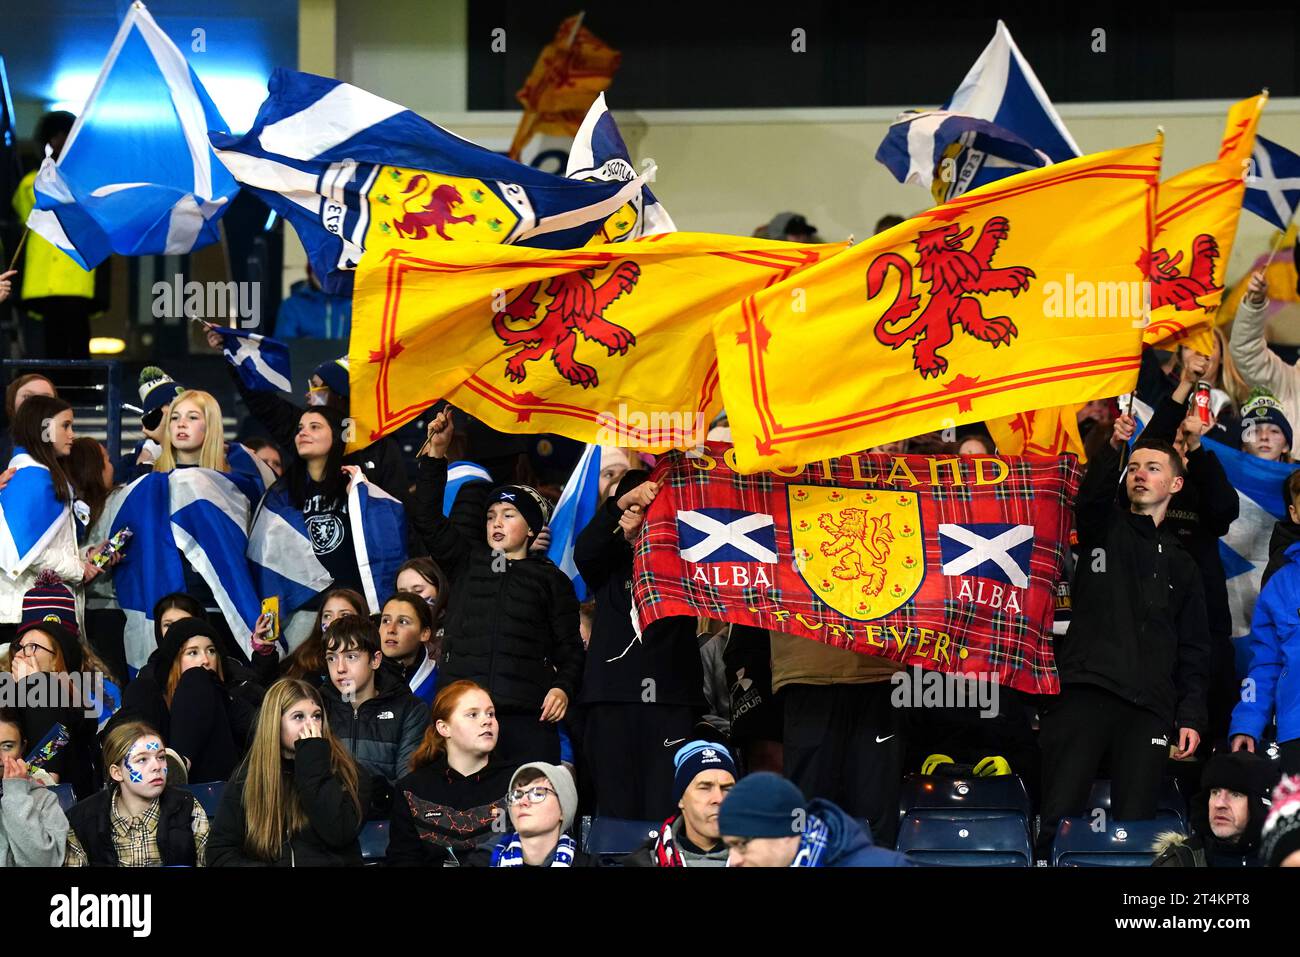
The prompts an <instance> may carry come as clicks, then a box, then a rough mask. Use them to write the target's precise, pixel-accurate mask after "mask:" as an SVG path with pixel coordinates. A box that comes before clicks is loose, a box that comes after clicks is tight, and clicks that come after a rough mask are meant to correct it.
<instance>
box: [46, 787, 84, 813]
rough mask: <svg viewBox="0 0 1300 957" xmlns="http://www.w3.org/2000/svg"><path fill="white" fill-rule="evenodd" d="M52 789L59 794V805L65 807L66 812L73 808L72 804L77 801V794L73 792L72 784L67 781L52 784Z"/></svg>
mask: <svg viewBox="0 0 1300 957" xmlns="http://www.w3.org/2000/svg"><path fill="white" fill-rule="evenodd" d="M50 790H51V791H53V792H54V793H55V795H57V796H58V799H59V807H61V808H63V812H64V813H65V814H66V813H67V812H68V811H69V810H71V809H72V805H74V804H76V803H77V795H75V794H73V793H72V785H71V784H68V783H67V782H66V781H65V782H64V783H63V784H55V785H51V787H50Z"/></svg>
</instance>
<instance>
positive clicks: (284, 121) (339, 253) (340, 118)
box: [212, 68, 649, 294]
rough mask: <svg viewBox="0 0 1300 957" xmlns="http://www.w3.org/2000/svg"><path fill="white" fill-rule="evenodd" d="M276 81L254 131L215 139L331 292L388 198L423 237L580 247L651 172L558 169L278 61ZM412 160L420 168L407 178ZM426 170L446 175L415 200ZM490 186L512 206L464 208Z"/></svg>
mask: <svg viewBox="0 0 1300 957" xmlns="http://www.w3.org/2000/svg"><path fill="white" fill-rule="evenodd" d="M268 90H269V94H268V96H267V98H266V101H265V102H264V103H263V104H262V106H261V109H260V110H258V113H257V119H256V120H255V121H254V123H253V127H252V129H250V130H249V131H248V133H247V134H245V135H244V136H240V137H234V136H230V135H223V134H213V136H212V144H213V145H214V146H215V147H216V148H217V155H218V156H219V157H220V158H221V160H222V162H224V163H225V164H226V166H227V167H229V169H230V170H231V172H232V173H233V174H234V176H235V178H236V179H237V180H239V182H241V183H243V184H244V185H246V186H248V187H250V188H251V189H252V190H253V191H254V192H255V193H256V194H257V195H258V196H259V197H260V198H261V199H262V200H263V201H265V202H266V203H267V205H269V206H270V207H271V208H272V209H274V210H276V211H277V212H279V213H280V214H281V215H283V216H284V217H285V218H286V219H288V220H289V221H290V222H291V223H292V224H293V226H294V228H295V229H296V230H297V231H298V236H299V238H300V239H301V240H302V244H303V246H304V247H305V248H306V250H307V255H308V258H309V259H310V261H311V264H312V269H313V270H314V271H315V273H316V275H317V276H318V277H320V280H321V285H322V286H323V288H324V289H325V291H326V292H331V293H338V294H346V293H350V292H351V288H352V275H353V272H354V271H355V269H356V267H357V263H358V262H359V261H360V259H361V255H362V253H363V252H365V250H366V241H367V233H368V231H369V230H370V229H371V228H372V227H373V221H374V219H375V217H374V216H373V215H372V209H373V208H374V204H376V203H377V204H380V205H379V208H381V209H385V210H388V211H390V212H391V211H395V210H396V209H397V208H398V207H401V208H402V209H405V210H406V211H407V214H406V215H405V216H404V217H402V222H403V223H404V224H405V223H407V221H408V220H410V221H411V222H410V224H409V225H410V229H411V230H412V232H411V234H410V235H411V238H412V239H415V240H416V241H420V240H423V239H426V238H429V234H430V233H436V236H438V237H440V238H442V239H454V238H460V239H471V240H472V239H476V238H478V239H486V240H487V241H489V242H504V243H517V244H520V245H524V246H537V247H542V248H546V249H575V248H577V247H579V246H583V245H585V244H586V243H587V241H588V240H589V239H591V237H592V236H593V235H595V233H596V231H597V230H599V229H600V228H601V226H602V225H603V223H604V220H605V219H606V217H608V216H610V215H612V214H613V213H614V212H615V211H617V210H618V209H619V208H620V207H622V206H623V205H624V204H625V203H627V202H630V201H631V200H633V199H636V198H639V197H640V195H641V189H642V187H643V186H644V184H645V180H646V178H647V176H648V175H649V173H646V174H643V175H642V176H639V177H637V178H636V179H634V180H632V181H631V182H628V183H623V182H613V183H602V182H591V183H586V182H580V181H576V180H572V179H567V178H565V177H562V176H555V175H553V174H551V173H546V172H543V171H541V170H538V169H534V168H533V167H531V166H525V165H524V164H522V163H517V162H515V161H514V160H512V159H509V158H507V157H505V156H502V155H500V154H499V153H494V152H492V151H491V150H488V149H485V148H484V147H482V146H479V145H477V144H476V143H471V142H470V141H469V140H466V139H462V138H461V137H459V136H456V135H454V134H452V133H449V132H448V131H447V130H444V129H442V128H441V127H439V126H436V125H435V124H433V123H430V122H429V121H428V120H426V119H424V118H423V117H421V116H419V115H418V114H416V113H413V112H412V111H410V110H408V109H406V108H405V107H402V106H399V105H398V104H396V103H392V102H390V101H388V100H385V99H382V98H380V97H378V96H375V95H374V94H373V93H367V92H366V91H365V90H362V89H359V88H358V87H355V86H352V85H350V84H348V83H342V82H340V81H338V80H332V79H328V78H326V77H320V76H313V75H311V74H309V73H298V72H296V71H293V70H286V69H282V68H281V69H277V70H276V71H275V72H274V73H273V74H272V75H271V79H270V82H269V83H268ZM385 171H386V172H385ZM412 171H419V175H417V176H411V177H410V179H409V180H407V179H405V177H406V174H407V173H410V172H412ZM381 173H382V174H384V178H383V179H381V178H380V177H381ZM394 174H395V176H396V178H394ZM448 178H450V180H451V181H447V180H448ZM399 179H400V180H402V181H403V182H405V183H406V186H405V187H403V188H402V189H401V190H400V191H399V190H398V189H397V188H395V187H393V186H390V185H389V184H390V183H396V182H397V180H399ZM417 180H419V183H420V185H421V186H422V187H425V186H429V185H431V184H434V183H438V182H440V181H441V185H438V186H437V187H436V188H435V189H434V190H433V191H432V192H430V193H429V194H427V200H428V203H429V205H428V206H426V207H424V209H422V210H416V209H413V208H408V206H407V203H408V202H409V201H410V199H413V198H414V196H415V194H413V195H412V196H411V197H408V198H407V199H403V197H404V196H405V194H406V193H411V192H412V190H413V189H414V188H415V187H416V185H417ZM390 189H392V190H393V191H394V195H392V196H389V195H388V191H389V190H390ZM476 194H478V195H477V196H476ZM488 194H491V196H492V197H494V198H493V200H492V202H493V203H494V204H495V208H498V209H499V210H500V211H501V214H500V215H498V216H492V217H490V218H489V217H484V218H483V221H482V222H479V221H478V217H477V214H474V213H466V212H465V210H464V209H462V207H463V206H466V204H469V206H472V205H473V204H474V203H475V202H481V201H484V200H486V199H487V198H488ZM418 195H419V196H420V197H425V195H426V194H425V193H423V192H420V193H419V194H418ZM421 201H423V199H421ZM462 213H464V215H461V214H462ZM502 217H505V218H502ZM507 219H508V220H509V222H507ZM415 220H418V222H415ZM493 223H495V225H492V224H493ZM457 224H465V232H464V234H463V235H462V234H461V233H460V232H457V234H456V235H455V236H453V235H452V234H451V233H447V232H446V231H445V230H446V229H448V228H452V227H454V226H456V225H457ZM382 225H384V226H387V225H388V224H387V223H383V224H382ZM489 227H490V228H489ZM374 228H378V227H374ZM405 228H406V226H405V225H403V226H402V227H400V228H399V229H398V231H399V233H402V230H403V229H405ZM479 230H485V231H486V233H480V232H479ZM471 233H472V235H471ZM402 234H403V235H405V233H402Z"/></svg>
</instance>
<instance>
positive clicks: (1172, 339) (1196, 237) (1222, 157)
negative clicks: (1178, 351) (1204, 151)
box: [1138, 93, 1268, 356]
mask: <svg viewBox="0 0 1300 957" xmlns="http://www.w3.org/2000/svg"><path fill="white" fill-rule="evenodd" d="M1267 101H1268V94H1267V93H1261V94H1260V95H1259V96H1252V97H1250V98H1249V99H1246V100H1242V101H1240V102H1238V103H1235V104H1233V106H1232V108H1231V109H1230V110H1229V111H1228V120H1227V125H1226V127H1225V129H1224V132H1223V141H1222V142H1221V143H1220V145H1219V155H1218V157H1217V158H1216V159H1214V160H1213V161H1211V162H1209V163H1204V164H1202V165H1200V166H1196V167H1193V168H1192V169H1189V170H1185V171H1184V172H1182V173H1179V174H1178V175H1177V176H1173V177H1171V178H1170V179H1167V180H1165V181H1164V182H1162V183H1161V184H1160V199H1159V206H1158V211H1157V213H1156V224H1155V232H1154V237H1153V239H1152V241H1151V242H1152V244H1151V245H1150V246H1144V247H1142V250H1141V255H1140V258H1139V260H1138V268H1139V269H1141V270H1142V272H1143V274H1145V275H1146V276H1147V277H1148V279H1149V282H1150V294H1149V295H1150V323H1149V325H1147V327H1146V328H1145V329H1144V330H1143V341H1144V342H1145V343H1146V344H1147V345H1151V346H1160V347H1161V348H1172V347H1173V346H1175V345H1180V344H1181V345H1187V346H1190V347H1192V348H1193V349H1195V350H1196V351H1197V352H1200V353H1203V354H1205V355H1207V356H1208V355H1213V354H1214V337H1213V335H1212V333H1211V330H1212V329H1213V328H1214V319H1215V314H1216V313H1217V312H1218V309H1219V303H1220V301H1221V300H1222V298H1223V287H1224V273H1225V272H1226V270H1227V268H1228V258H1229V256H1231V255H1232V241H1233V239H1234V238H1235V237H1236V235H1237V221H1238V220H1239V219H1240V218H1241V205H1242V201H1243V198H1244V196H1245V192H1246V176H1245V175H1244V174H1245V172H1246V171H1247V170H1248V169H1249V168H1250V161H1251V154H1252V151H1253V150H1254V148H1255V131H1256V129H1257V128H1258V126H1259V116H1260V113H1261V112H1262V111H1263V109H1264V104H1265V103H1266V102H1267Z"/></svg>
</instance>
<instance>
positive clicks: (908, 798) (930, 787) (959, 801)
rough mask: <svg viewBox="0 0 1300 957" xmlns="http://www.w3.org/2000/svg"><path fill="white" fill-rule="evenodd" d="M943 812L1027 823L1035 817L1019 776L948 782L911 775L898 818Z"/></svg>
mask: <svg viewBox="0 0 1300 957" xmlns="http://www.w3.org/2000/svg"><path fill="white" fill-rule="evenodd" d="M930 811H940V812H943V813H945V814H947V813H952V814H955V815H958V816H962V815H964V816H967V817H970V818H985V817H994V816H997V815H999V814H1002V813H1005V812H1014V813H1017V814H1019V815H1020V816H1021V817H1022V818H1024V819H1025V820H1026V821H1028V820H1029V818H1030V815H1031V814H1032V807H1031V805H1030V803H1029V792H1028V791H1026V790H1025V784H1024V782H1023V781H1021V780H1020V778H1019V776H1017V775H1014V774H1006V775H1000V776H998V777H992V778H975V777H968V778H947V777H943V776H941V775H936V774H909V775H908V776H907V778H906V779H904V781H903V789H902V792H901V794H900V795H899V800H898V817H899V819H900V820H902V819H903V818H904V817H906V816H907V815H908V814H917V813H922V814H923V813H927V812H930Z"/></svg>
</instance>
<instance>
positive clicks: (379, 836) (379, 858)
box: [359, 821, 389, 864]
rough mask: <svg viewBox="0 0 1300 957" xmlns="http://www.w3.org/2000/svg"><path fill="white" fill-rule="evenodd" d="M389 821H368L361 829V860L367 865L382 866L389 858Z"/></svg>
mask: <svg viewBox="0 0 1300 957" xmlns="http://www.w3.org/2000/svg"><path fill="white" fill-rule="evenodd" d="M388 828H389V823H388V822H387V821H366V823H365V825H364V826H362V828H361V834H360V836H359V840H360V842H361V859H362V860H363V861H365V863H366V864H382V863H383V862H384V858H385V857H387V856H388Z"/></svg>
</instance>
